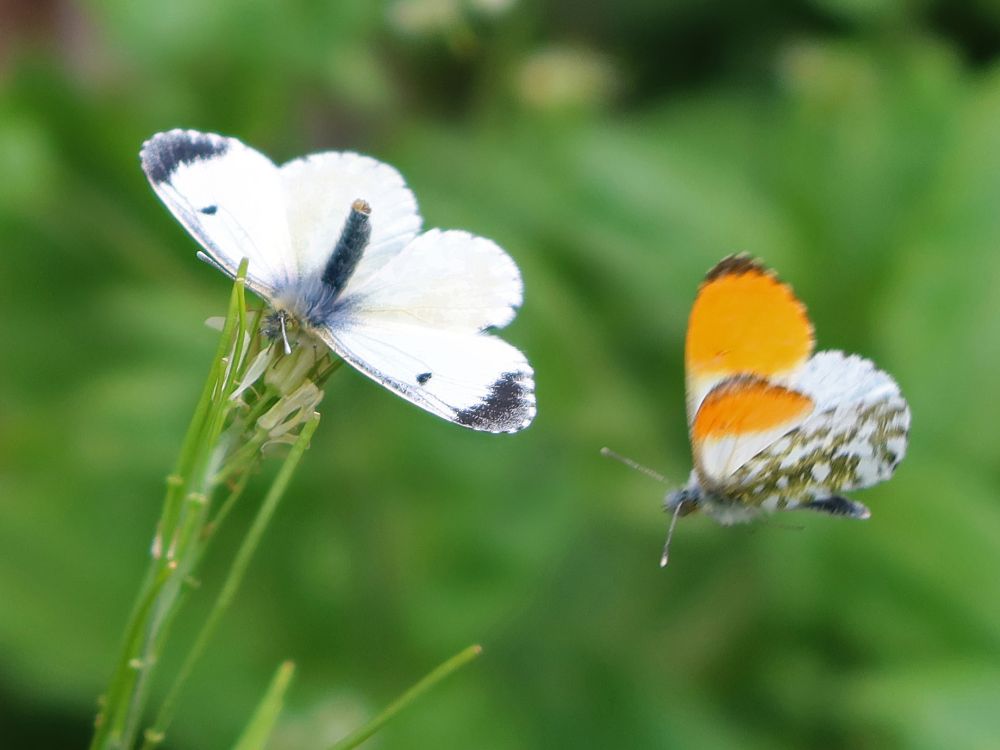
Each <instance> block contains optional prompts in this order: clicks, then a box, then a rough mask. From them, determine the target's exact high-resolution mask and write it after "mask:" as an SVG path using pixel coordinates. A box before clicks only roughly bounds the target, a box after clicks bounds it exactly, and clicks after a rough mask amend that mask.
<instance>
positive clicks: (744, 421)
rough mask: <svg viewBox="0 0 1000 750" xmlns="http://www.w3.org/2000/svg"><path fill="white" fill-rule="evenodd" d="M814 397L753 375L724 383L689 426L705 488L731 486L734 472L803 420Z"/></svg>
mask: <svg viewBox="0 0 1000 750" xmlns="http://www.w3.org/2000/svg"><path fill="white" fill-rule="evenodd" d="M814 409H815V402H814V401H813V399H812V398H810V397H809V396H807V395H806V394H804V393H801V392H799V391H796V390H792V389H790V388H786V387H784V386H782V385H778V384H776V383H772V382H769V381H767V380H764V379H763V378H758V377H755V376H752V375H739V376H736V377H732V378H728V379H727V380H724V381H722V382H721V383H720V384H719V385H717V386H716V387H715V388H713V389H712V390H711V391H710V392H709V394H708V395H707V396H706V397H705V398H704V399H703V400H702V402H701V405H700V406H699V408H698V413H697V414H696V415H695V419H694V421H693V422H692V424H691V447H692V452H693V453H694V461H695V470H696V471H697V473H698V476H699V479H700V481H701V484H702V486H703V487H706V488H709V489H713V490H721V489H722V488H726V489H727V490H728V489H729V488H730V487H731V486H732V484H733V482H732V479H731V478H732V476H733V474H734V473H735V472H736V471H737V470H738V469H740V467H742V466H744V465H745V464H746V463H747V461H749V460H750V459H752V458H753V457H754V456H756V455H757V454H758V453H760V452H761V451H763V450H765V449H766V448H767V447H768V446H769V445H772V444H773V443H774V442H775V441H776V440H778V439H779V438H781V437H782V436H784V435H787V434H788V433H789V432H791V431H792V430H794V429H796V428H797V427H798V426H799V425H801V424H803V423H804V422H805V421H806V420H807V419H808V418H809V416H810V415H811V414H812V413H813V411H814Z"/></svg>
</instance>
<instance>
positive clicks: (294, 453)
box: [142, 414, 319, 750]
mask: <svg viewBox="0 0 1000 750" xmlns="http://www.w3.org/2000/svg"><path fill="white" fill-rule="evenodd" d="M318 425H319V414H314V415H313V417H312V418H311V419H310V420H309V421H308V422H306V423H305V424H304V425H303V427H302V432H301V433H300V434H299V436H298V438H297V439H296V441H295V443H294V444H293V445H292V449H291V451H290V452H289V454H288V457H287V458H286V459H285V463H284V464H283V465H282V467H281V469H280V470H279V471H278V474H277V476H276V477H275V478H274V482H273V483H272V484H271V488H270V490H268V493H267V496H266V497H265V498H264V502H263V503H262V504H261V506H260V509H259V510H258V511H257V516H256V517H255V518H254V520H253V523H252V524H251V526H250V529H249V531H247V535H246V537H245V538H244V539H243V543H242V544H241V545H240V548H239V550H238V551H237V553H236V557H235V558H234V559H233V564H232V567H231V568H230V569H229V575H228V576H227V577H226V581H225V583H224V584H223V586H222V590H221V591H220V592H219V595H218V597H217V598H216V600H215V602H214V603H213V605H212V609H211V611H210V612H209V614H208V617H207V619H206V620H205V623H204V624H203V625H202V627H201V630H200V631H199V633H198V637H197V638H196V639H195V642H194V644H193V645H192V646H191V650H190V651H189V652H188V654H187V656H186V657H185V659H184V663H183V664H182V665H181V669H180V671H179V672H178V674H177V677H176V678H175V679H174V683H173V685H172V686H171V688H170V691H169V692H168V693H167V697H166V698H165V699H164V701H163V706H162V707H161V708H160V711H159V713H158V714H157V716H156V721H155V722H153V726H152V727H151V728H150V729H148V730H147V731H146V733H145V741H144V743H143V745H142V747H143V750H152V748H154V747H156V746H157V745H158V744H160V743H161V742H162V741H163V739H164V737H165V733H166V730H167V728H168V727H169V726H170V722H171V720H172V719H173V714H174V708H175V704H176V702H177V698H178V697H179V695H180V691H181V689H182V688H183V687H184V684H185V683H186V682H187V679H188V677H189V676H190V674H191V671H192V670H193V669H194V666H195V664H197V662H198V660H199V659H200V658H201V656H202V654H203V653H204V651H205V647H206V646H207V645H208V642H209V641H210V640H211V638H212V636H213V635H214V634H215V629H216V627H217V626H218V624H219V622H220V621H221V619H222V616H223V615H224V614H225V613H226V611H227V610H228V609H229V605H230V604H231V603H232V601H233V598H234V597H235V595H236V592H237V590H239V587H240V584H241V583H242V582H243V577H244V575H245V574H246V571H247V567H248V566H249V564H250V560H251V559H252V558H253V555H254V553H255V552H256V550H257V546H258V545H259V544H260V540H261V537H263V535H264V531H265V530H266V529H267V526H268V524H269V523H270V521H271V518H272V517H273V516H274V512H275V510H277V507H278V504H279V503H280V502H281V498H282V496H283V495H284V493H285V490H286V488H287V487H288V483H289V482H290V481H291V478H292V474H293V473H294V471H295V469H296V467H297V466H298V463H299V461H300V460H301V458H302V455H303V453H305V450H306V448H307V447H308V446H309V440H310V439H311V438H312V435H313V433H314V432H315V431H316V427H317V426H318Z"/></svg>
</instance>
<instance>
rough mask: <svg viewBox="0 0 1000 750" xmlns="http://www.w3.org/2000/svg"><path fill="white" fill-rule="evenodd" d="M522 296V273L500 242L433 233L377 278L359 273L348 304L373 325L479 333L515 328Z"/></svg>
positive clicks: (459, 233) (419, 239) (462, 234)
mask: <svg viewBox="0 0 1000 750" xmlns="http://www.w3.org/2000/svg"><path fill="white" fill-rule="evenodd" d="M366 260H367V256H366ZM363 262H364V261H363ZM522 297H523V284H522V283H521V273H520V271H518V268H517V265H516V264H515V263H514V261H513V260H512V259H511V257H510V256H509V255H507V253H505V252H504V251H503V250H501V249H500V247H498V246H497V244H496V243H494V242H492V241H491V240H488V239H485V238H484V237H476V236H473V235H471V234H469V233H468V232H462V231H457V230H450V231H442V230H440V229H431V230H430V231H427V232H425V233H424V234H422V235H420V236H419V237H417V238H416V239H415V240H414V241H413V242H411V243H409V244H408V245H407V246H406V247H405V248H403V250H402V251H401V252H400V253H399V255H398V256H397V257H395V258H394V259H393V260H392V262H390V263H386V264H385V265H384V266H383V267H382V268H380V269H379V270H378V271H377V272H376V273H373V274H364V275H361V276H359V275H358V274H355V275H354V276H353V277H352V278H351V280H350V282H348V285H347V288H346V289H345V291H344V304H345V305H346V306H347V307H349V308H350V309H351V310H352V312H355V311H356V312H360V313H361V315H363V316H364V317H365V319H366V320H369V321H371V322H372V323H378V324H387V323H402V324H411V325H421V326H427V327H432V328H446V329H450V330H454V331H462V332H467V333H470V334H478V333H479V332H481V331H483V330H485V329H487V328H502V327H503V326H505V325H507V324H508V323H510V321H511V320H513V319H514V315H515V313H516V312H517V308H518V307H520V306H521V302H522Z"/></svg>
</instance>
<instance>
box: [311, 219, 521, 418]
mask: <svg viewBox="0 0 1000 750" xmlns="http://www.w3.org/2000/svg"><path fill="white" fill-rule="evenodd" d="M373 215H374V211H373ZM521 299H522V284H521V276H520V273H519V272H518V269H517V266H516V265H515V264H514V261H513V260H511V258H510V256H508V255H507V254H506V253H505V252H504V251H503V250H501V249H500V248H499V247H498V246H497V245H496V244H494V243H493V242H491V241H490V240H487V239H484V238H482V237H474V236H472V235H470V234H468V233H466V232H459V231H447V232H443V231H440V230H436V229H435V230H431V231H429V232H426V233H424V234H423V235H421V236H419V237H417V238H416V239H415V240H414V241H413V242H411V243H409V244H408V245H406V247H404V248H403V249H402V250H401V251H400V252H399V253H398V254H397V255H396V256H395V257H393V258H392V259H391V260H388V261H387V262H385V263H384V264H383V265H382V266H381V268H379V269H378V270H376V271H374V272H373V273H371V274H367V275H364V276H362V277H361V278H358V277H357V275H355V277H352V279H351V281H350V282H348V284H347V287H346V288H345V290H344V295H343V298H342V299H341V300H340V301H339V302H338V309H337V311H336V313H335V314H334V315H333V316H331V318H330V319H329V320H328V321H327V324H326V325H325V326H322V327H320V328H318V329H317V330H316V333H317V335H319V336H320V337H321V338H322V339H323V340H324V341H326V343H327V344H328V345H329V346H330V347H331V348H332V349H333V350H334V351H336V352H337V354H339V355H340V356H342V357H343V358H344V359H346V360H347V361H348V362H350V363H351V364H353V365H354V366H355V367H357V368H358V369H359V370H361V371H362V372H363V373H365V374H366V375H368V376H369V377H371V378H372V379H373V380H376V381H377V382H379V383H381V384H382V385H384V386H386V387H388V388H391V389H392V390H394V391H396V392H397V393H399V394H400V395H401V396H402V397H403V398H405V399H407V400H409V401H411V402H412V403H414V404H416V405H417V406H419V407H421V408H423V409H426V410H427V411H430V412H432V413H434V414H437V415H438V416H440V417H443V418H445V419H447V420H449V421H452V422H454V423H456V424H460V425H463V426H465V427H470V428H472V429H476V430H484V431H488V432H516V431H517V430H520V429H523V428H524V427H527V426H528V424H530V422H531V420H532V419H533V418H534V415H535V394H534V374H533V372H532V369H531V367H530V365H529V364H528V362H527V360H526V359H525V357H524V355H523V354H522V353H521V352H520V351H518V350H517V349H516V348H514V347H513V346H511V345H510V344H508V343H506V342H505V341H503V340H501V339H499V338H497V337H496V336H493V335H491V334H490V333H489V332H488V331H489V330H490V329H493V328H500V327H503V326H505V325H507V324H508V323H509V322H510V321H511V320H513V318H514V314H515V312H516V309H517V308H518V307H519V306H520V304H521Z"/></svg>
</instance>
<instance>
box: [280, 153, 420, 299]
mask: <svg viewBox="0 0 1000 750" xmlns="http://www.w3.org/2000/svg"><path fill="white" fill-rule="evenodd" d="M281 179H282V182H283V183H284V191H285V196H286V200H287V208H288V227H289V230H290V232H291V240H292V247H293V248H294V252H295V254H296V257H297V262H298V267H299V270H300V272H301V273H302V274H303V275H306V276H308V275H319V274H321V273H322V271H323V268H324V266H325V264H326V263H327V261H328V260H329V259H330V254H331V253H332V252H333V249H334V247H335V246H336V245H337V241H338V240H339V239H340V235H341V233H342V232H343V230H344V222H345V221H346V219H347V215H348V213H349V211H350V209H351V204H352V203H353V202H354V201H355V200H357V199H361V200H363V201H365V202H366V203H367V204H368V205H369V206H370V209H371V235H370V237H369V239H368V244H367V246H366V247H365V251H364V255H363V257H362V259H361V261H360V263H359V264H358V267H357V269H356V270H355V272H354V275H353V277H352V278H353V279H354V280H355V281H356V282H357V281H363V280H364V279H365V278H367V277H368V276H369V275H371V274H373V273H375V272H376V271H377V270H378V269H380V268H381V267H382V266H383V265H385V263H386V262H387V261H389V260H390V259H391V258H393V257H395V256H396V255H397V254H398V253H399V252H400V251H401V250H402V249H403V248H404V247H406V245H407V244H408V243H409V242H410V241H411V240H413V238H414V237H416V236H417V233H418V232H419V231H420V225H421V219H420V214H419V213H418V211H417V201H416V199H415V198H414V197H413V193H412V192H410V190H409V189H408V188H407V187H406V183H405V182H404V181H403V178H402V176H400V174H399V172H397V171H396V170H395V169H393V168H392V167H390V166H389V165H388V164H384V163H382V162H380V161H376V160H375V159H372V158H371V157H368V156H362V155H360V154H355V153H351V152H349V151H345V152H338V151H329V152H326V153H320V154H312V155H310V156H305V157H302V158H301V159H295V160H294V161H290V162H288V163H287V164H285V165H283V166H282V167H281Z"/></svg>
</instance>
